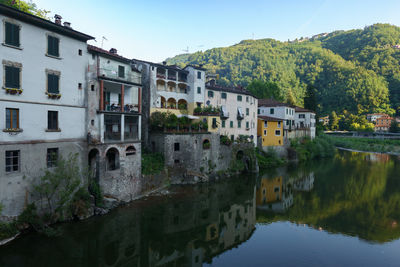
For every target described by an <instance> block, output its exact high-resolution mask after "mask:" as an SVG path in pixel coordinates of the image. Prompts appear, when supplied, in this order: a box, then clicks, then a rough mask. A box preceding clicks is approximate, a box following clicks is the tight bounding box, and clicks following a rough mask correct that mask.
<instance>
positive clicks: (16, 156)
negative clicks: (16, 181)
mask: <svg viewBox="0 0 400 267" xmlns="http://www.w3.org/2000/svg"><path fill="white" fill-rule="evenodd" d="M19 163H20V153H19V150H11V151H6V172H17V171H19Z"/></svg>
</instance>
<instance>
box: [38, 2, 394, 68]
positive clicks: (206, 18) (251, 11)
mask: <svg viewBox="0 0 400 267" xmlns="http://www.w3.org/2000/svg"><path fill="white" fill-rule="evenodd" d="M33 2H34V3H36V4H37V6H38V7H39V8H41V9H46V10H49V11H51V13H50V15H49V16H51V17H53V16H54V14H59V15H61V16H62V17H63V21H68V22H71V23H72V24H71V26H72V27H73V28H74V29H75V30H78V31H81V32H84V33H86V34H89V35H91V36H93V37H95V38H96V41H97V42H94V41H91V42H90V44H93V45H96V46H99V47H103V48H104V49H107V50H108V49H110V48H111V47H113V48H116V49H117V50H118V54H120V55H123V56H125V57H128V58H137V59H142V60H147V61H153V62H161V61H163V60H164V59H166V58H168V57H173V56H175V55H178V54H183V53H186V52H187V51H189V52H190V53H193V52H196V51H205V50H207V49H210V48H214V47H224V46H230V45H234V44H236V43H239V42H240V41H241V40H245V39H262V38H273V39H277V40H280V41H287V40H289V39H290V40H293V39H296V38H300V37H311V36H312V35H315V34H318V33H323V32H332V31H335V30H350V29H359V28H364V27H365V26H368V25H372V24H374V23H390V24H394V25H397V26H400V15H399V11H400V0H264V1H263V0H247V1H246V0H198V1H195V0H186V1H182V0H140V1H137V0H124V1H122V0H111V1H106V0H80V1H78V0H33ZM103 37H105V38H106V39H103Z"/></svg>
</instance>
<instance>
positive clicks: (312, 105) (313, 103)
mask: <svg viewBox="0 0 400 267" xmlns="http://www.w3.org/2000/svg"><path fill="white" fill-rule="evenodd" d="M317 107H318V103H317V89H316V88H315V87H314V86H312V85H311V84H309V85H307V89H306V95H305V97H304V108H306V109H309V110H312V111H315V112H316V111H317Z"/></svg>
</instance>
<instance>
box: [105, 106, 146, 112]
mask: <svg viewBox="0 0 400 267" xmlns="http://www.w3.org/2000/svg"><path fill="white" fill-rule="evenodd" d="M104 107H105V111H112V112H125V113H135V112H139V106H138V105H130V104H126V105H124V107H123V108H122V107H121V106H120V105H114V104H112V105H108V104H106V105H104Z"/></svg>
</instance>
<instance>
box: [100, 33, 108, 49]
mask: <svg viewBox="0 0 400 267" xmlns="http://www.w3.org/2000/svg"><path fill="white" fill-rule="evenodd" d="M104 40H106V41H108V40H107V38H106V37H104V36H103V37H101V48H103V42H104Z"/></svg>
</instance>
